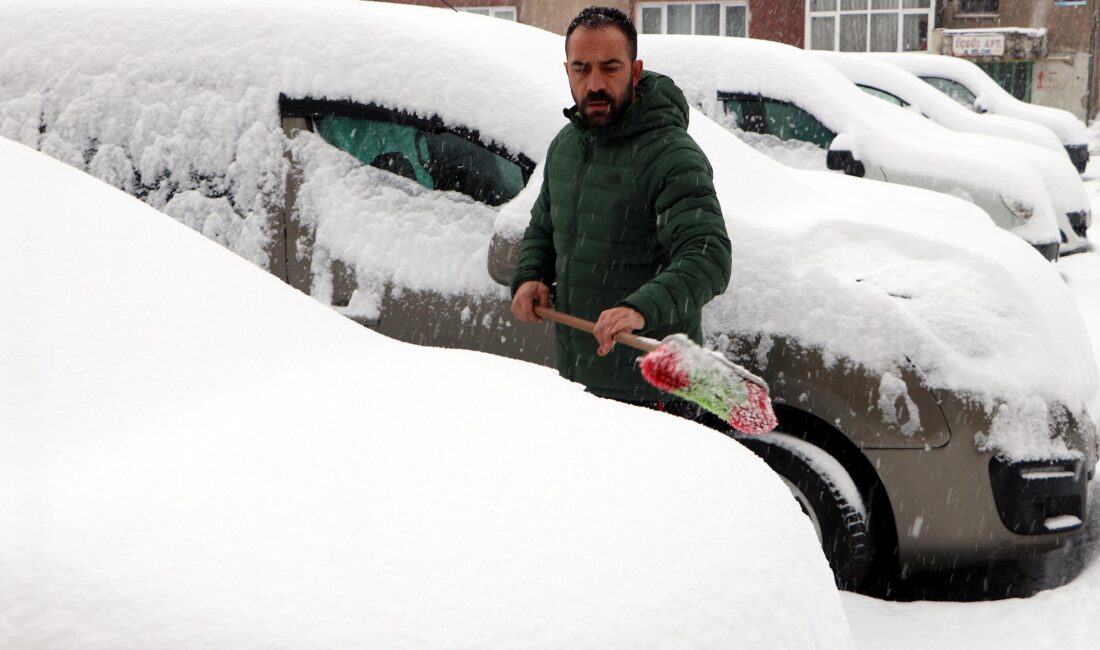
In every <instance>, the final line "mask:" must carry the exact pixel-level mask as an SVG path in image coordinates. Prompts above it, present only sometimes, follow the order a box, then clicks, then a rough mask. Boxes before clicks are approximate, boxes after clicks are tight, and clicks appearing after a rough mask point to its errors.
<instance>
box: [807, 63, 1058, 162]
mask: <svg viewBox="0 0 1100 650" xmlns="http://www.w3.org/2000/svg"><path fill="white" fill-rule="evenodd" d="M813 55H814V56H816V57H818V58H820V59H822V60H823V61H825V62H826V63H828V64H829V65H830V66H832V67H834V68H836V69H837V71H839V72H840V73H841V74H843V75H844V76H845V77H847V78H848V79H849V80H850V81H851V82H852V83H855V84H859V85H863V86H870V87H872V88H877V89H879V90H883V91H885V92H888V93H890V94H892V95H894V96H896V97H898V98H899V99H901V100H902V101H904V102H906V103H907V104H909V105H910V106H911V107H912V109H913V110H916V111H917V112H919V113H922V114H924V115H927V116H928V117H929V118H930V119H932V120H933V121H935V122H936V123H937V124H940V125H942V126H945V127H947V128H949V129H954V130H956V131H966V132H971V133H985V134H987V135H996V136H1002V137H1005V138H1012V139H1015V140H1020V141H1022V142H1030V143H1031V144H1035V145H1038V146H1040V147H1045V148H1047V149H1050V150H1051V151H1053V152H1055V153H1058V154H1059V155H1061V156H1063V157H1064V156H1065V154H1066V151H1065V149H1064V148H1063V146H1062V141H1061V140H1059V139H1058V136H1057V135H1056V134H1055V133H1054V132H1053V131H1052V130H1050V129H1049V128H1047V127H1045V126H1043V125H1041V124H1037V123H1035V122H1029V121H1026V120H1021V119H1017V118H1014V117H1008V116H1007V115H994V114H992V113H975V112H974V111H971V110H967V109H965V108H963V107H962V106H960V105H959V103H958V102H956V101H955V100H953V99H951V98H950V97H948V96H947V95H945V94H943V93H941V92H939V91H938V90H936V89H935V88H933V87H932V86H930V85H928V84H927V83H925V82H924V81H922V80H921V79H920V77H917V76H916V75H914V74H913V73H911V72H909V71H907V70H905V69H903V68H899V67H898V66H896V65H892V64H890V63H886V62H885V61H881V60H879V59H875V58H872V57H869V56H863V55H862V54H859V53H852V52H826V51H820V50H815V51H813Z"/></svg>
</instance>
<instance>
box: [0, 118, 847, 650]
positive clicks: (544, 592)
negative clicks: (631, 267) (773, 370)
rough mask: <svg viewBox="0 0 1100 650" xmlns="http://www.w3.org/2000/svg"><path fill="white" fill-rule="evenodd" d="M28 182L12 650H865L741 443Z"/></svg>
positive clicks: (4, 259) (5, 256)
mask: <svg viewBox="0 0 1100 650" xmlns="http://www.w3.org/2000/svg"><path fill="white" fill-rule="evenodd" d="M0 161H2V163H3V168H4V170H5V173H4V174H2V175H0V224H2V225H3V230H4V233H5V236H4V237H3V238H0V311H2V312H3V313H4V315H5V317H4V321H3V324H2V325H0V358H2V359H3V360H4V361H3V369H2V371H0V414H3V416H2V417H0V647H4V648H13V649H20V650H22V649H30V648H57V647H80V648H89V649H94V648H116V647H141V648H271V647H287V648H334V647H353V646H369V647H378V648H485V647H517V648H519V647H530V648H538V647H561V646H568V647H593V648H606V647H643V646H644V647H667V648H681V647H700V648H702V647H715V648H718V647H722V648H729V647H785V648H792V649H795V648H806V647H818V648H850V647H852V643H851V637H850V633H849V631H848V628H847V624H846V621H845V617H844V613H843V611H842V610H841V605H840V600H839V597H838V595H837V592H836V590H835V588H834V587H833V584H832V575H831V573H830V571H829V568H828V565H827V563H826V562H825V560H824V558H823V557H822V555H821V552H820V548H819V546H818V544H817V540H816V537H815V536H814V533H813V530H812V528H811V526H810V525H809V523H808V521H807V520H806V519H805V518H804V517H803V515H802V514H801V512H800V510H799V509H798V507H797V506H796V505H795V503H794V502H793V501H792V500H791V498H790V494H789V492H788V491H787V490H786V488H785V487H784V485H783V484H782V483H781V482H780V481H779V480H778V479H777V478H776V477H775V475H774V474H772V473H771V472H770V470H768V468H767V466H766V465H764V463H763V462H762V461H760V460H759V459H757V458H756V457H755V456H754V455H752V454H751V453H750V452H748V451H747V450H745V449H744V448H742V447H741V446H740V445H738V444H736V443H735V442H733V441H732V440H730V439H729V438H726V437H725V436H722V435H721V434H718V433H716V432H714V431H711V430H709V429H706V428H704V427H701V426H698V425H695V424H691V423H688V422H686V421H683V420H679V419H677V418H674V417H671V416H666V415H664V414H660V413H655V412H652V411H646V410H642V409H637V408H633V407H628V406H625V405H622V404H618V403H613V402H609V401H607V400H601V399H597V398H595V397H593V396H590V395H587V394H585V393H583V392H582V391H581V389H580V387H578V386H577V385H575V384H571V383H568V382H565V381H564V380H562V379H561V378H559V377H557V376H556V374H555V373H554V372H553V371H551V370H549V369H546V368H542V367H539V366H534V365H530V364H524V363H520V362H516V361H512V360H508V359H503V358H499V357H493V356H489V355H484V354H478V353H473V352H464V351H456V350H442V349H434V348H420V347H416V346H412V345H408V344H403V343H399V342H396V341H393V340H390V339H387V338H385V337H382V336H380V335H378V334H375V333H372V332H370V331H369V330H366V329H364V328H362V327H360V326H358V325H355V324H354V323H352V322H351V321H350V320H347V319H345V318H343V317H341V316H339V315H338V314H336V313H334V312H333V311H332V310H331V309H328V308H326V307H325V306H323V305H321V304H319V303H317V302H316V301H314V300H312V299H311V298H309V297H307V296H305V295H303V294H301V293H298V292H297V291H295V290H293V289H291V288H290V287H288V286H287V285H285V284H283V283H282V282H280V281H279V280H277V279H276V278H275V277H273V276H271V275H269V274H267V273H265V272H263V271H262V270H260V269H258V268H256V267H255V266H253V265H251V264H249V263H247V262H246V261H244V260H243V259H241V258H239V257H237V256H235V255H233V254H232V253H230V252H228V251H226V250H224V249H223V248H221V247H219V246H217V245H215V244H213V243H212V242H210V241H207V240H205V239H203V238H202V237H200V236H198V235H196V234H195V233H193V232H191V231H189V230H188V229H186V228H184V227H182V226H181V225H180V224H178V223H176V222H174V221H173V220H171V219H170V218H168V217H166V216H164V215H163V214H160V213H157V212H156V211H155V210H153V209H152V208H149V207H148V206H146V205H143V204H142V203H141V202H139V201H137V200H136V199H134V198H132V197H129V196H126V195H124V194H123V193H121V192H119V191H117V190H114V189H112V188H110V187H109V186H107V185H105V184H103V183H101V182H100V181H97V180H95V179H93V178H91V177H90V176H87V175H85V174H83V173H82V172H79V171H77V170H75V169H72V168H71V167H69V166H67V165H64V164H62V163H60V162H58V161H56V160H52V159H50V158H48V157H46V156H44V155H42V154H39V153H35V152H34V151H32V150H31V149H28V148H26V147H23V146H22V145H18V144H15V143H12V142H9V141H6V140H2V139H0Z"/></svg>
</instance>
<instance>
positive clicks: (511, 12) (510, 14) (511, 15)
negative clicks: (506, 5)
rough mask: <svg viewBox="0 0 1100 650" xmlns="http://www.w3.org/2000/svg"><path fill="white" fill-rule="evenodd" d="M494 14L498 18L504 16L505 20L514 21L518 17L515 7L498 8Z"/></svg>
mask: <svg viewBox="0 0 1100 650" xmlns="http://www.w3.org/2000/svg"><path fill="white" fill-rule="evenodd" d="M493 15H494V16H496V17H497V18H503V19H504V20H512V21H514V20H515V19H516V10H515V9H497V10H496V11H494V12H493Z"/></svg>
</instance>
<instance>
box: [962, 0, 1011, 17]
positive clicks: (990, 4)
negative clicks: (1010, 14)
mask: <svg viewBox="0 0 1100 650" xmlns="http://www.w3.org/2000/svg"><path fill="white" fill-rule="evenodd" d="M1000 4H1001V3H1000V0H959V13H960V14H996V13H998V12H999V11H1000V10H1001V8H1000Z"/></svg>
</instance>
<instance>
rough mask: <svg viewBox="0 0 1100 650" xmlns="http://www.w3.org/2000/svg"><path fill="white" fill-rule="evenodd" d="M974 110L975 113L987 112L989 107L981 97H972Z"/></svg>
mask: <svg viewBox="0 0 1100 650" xmlns="http://www.w3.org/2000/svg"><path fill="white" fill-rule="evenodd" d="M974 112H975V113H988V112H989V109H988V108H986V107H985V102H984V101H982V98H981V97H975V98H974Z"/></svg>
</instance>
